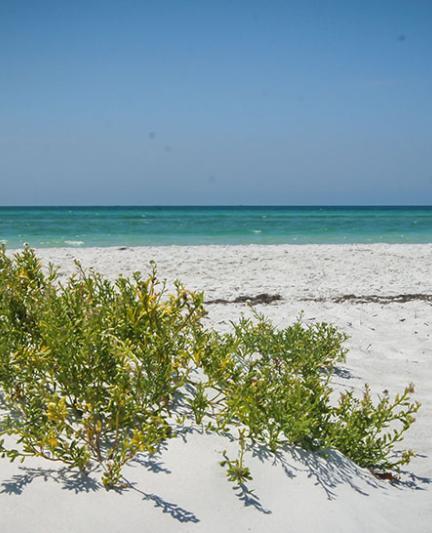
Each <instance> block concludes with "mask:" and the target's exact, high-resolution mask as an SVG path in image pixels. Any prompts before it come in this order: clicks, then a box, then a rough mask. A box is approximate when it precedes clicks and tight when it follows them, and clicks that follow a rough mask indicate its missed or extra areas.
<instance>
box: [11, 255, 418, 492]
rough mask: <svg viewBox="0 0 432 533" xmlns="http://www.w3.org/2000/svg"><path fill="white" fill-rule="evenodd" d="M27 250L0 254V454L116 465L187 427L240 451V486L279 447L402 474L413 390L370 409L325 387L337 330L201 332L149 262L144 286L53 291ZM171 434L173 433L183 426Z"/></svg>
mask: <svg viewBox="0 0 432 533" xmlns="http://www.w3.org/2000/svg"><path fill="white" fill-rule="evenodd" d="M60 279H61V278H60V277H59V276H58V274H57V271H56V269H55V268H53V267H50V268H48V270H47V271H44V270H43V269H42V267H41V263H40V261H39V259H38V258H37V256H36V255H35V253H34V251H33V250H31V249H29V248H25V249H24V250H23V251H22V252H20V253H17V254H15V255H14V256H12V257H9V256H8V255H7V254H6V251H5V249H4V247H3V248H0V455H2V456H3V457H7V458H9V459H10V460H15V459H21V460H23V459H25V458H26V457H28V456H38V457H43V458H45V459H47V460H50V461H61V462H63V463H66V464H68V465H70V466H71V467H77V468H79V469H80V470H82V471H84V472H87V471H89V470H90V469H92V468H93V467H94V468H96V467H101V468H102V470H103V474H102V481H103V483H104V485H105V486H106V487H107V488H111V487H119V486H121V482H122V467H123V466H124V465H125V464H126V463H127V462H128V461H130V460H132V459H133V458H134V457H135V456H136V455H137V454H139V453H141V452H144V453H149V454H151V453H154V452H155V451H157V450H158V449H159V447H160V446H161V445H162V444H163V443H164V442H165V441H167V440H168V439H171V438H173V437H175V436H176V434H177V432H178V431H179V430H188V429H190V428H191V426H193V425H194V426H195V427H200V428H202V429H205V430H206V431H208V432H217V433H219V434H220V435H225V436H228V437H229V438H230V439H231V440H236V441H237V443H238V455H237V457H234V458H231V457H229V456H228V454H227V452H223V460H222V462H221V464H222V465H223V466H224V467H225V468H226V473H227V477H228V479H229V480H230V481H232V482H233V483H235V484H237V485H243V484H244V483H246V482H247V481H249V480H250V479H251V478H252V473H251V472H250V470H249V468H248V466H247V465H246V464H245V457H246V452H247V451H248V450H249V451H250V450H257V449H258V448H260V449H265V450H266V453H269V454H276V455H277V454H279V453H281V452H282V451H283V450H285V449H286V446H297V447H300V448H303V449H306V450H311V451H316V452H322V451H325V450H327V449H329V448H334V449H337V450H339V451H341V452H342V453H343V454H345V455H346V456H347V457H349V458H351V459H352V460H353V461H354V462H356V463H357V464H359V465H360V466H363V467H367V468H371V469H374V470H379V469H381V470H387V469H393V468H398V467H399V466H400V465H401V464H405V463H406V462H408V461H409V460H410V458H411V457H412V455H413V452H411V451H409V450H407V451H404V452H402V453H401V454H400V455H397V454H395V453H394V449H395V446H396V445H397V444H398V443H399V442H400V441H401V440H402V438H403V436H404V434H405V432H406V431H407V430H408V429H409V427H410V426H411V424H412V423H413V422H414V415H415V413H416V411H417V410H418V408H419V404H418V403H416V402H412V401H411V399H410V398H411V394H412V393H413V387H412V386H409V387H407V389H406V390H405V391H404V392H403V393H402V394H400V395H397V396H396V397H395V398H394V399H391V398H390V396H389V394H388V393H383V395H381V396H379V397H378V398H377V400H376V401H374V400H373V396H372V394H371V391H370V389H369V388H368V387H366V389H365V391H364V393H363V396H361V397H357V396H356V395H355V394H354V392H352V391H345V392H343V393H341V394H340V395H339V396H338V395H337V394H336V393H335V391H333V388H332V386H331V382H332V377H333V374H334V371H335V368H336V367H337V365H338V364H339V363H340V362H342V361H344V359H345V356H346V350H345V348H344V342H345V340H346V336H345V335H344V334H343V333H341V332H340V331H338V330H337V329H336V328H335V327H334V326H333V325H330V324H326V323H315V324H310V325H305V324H304V323H303V322H302V321H301V320H300V319H299V320H297V321H295V322H294V323H293V324H291V325H290V326H288V327H286V328H282V329H278V328H276V327H275V326H274V325H273V324H272V323H271V322H269V321H268V320H267V319H265V317H263V316H261V315H258V314H256V315H255V316H254V317H253V319H246V318H242V319H241V320H240V321H238V322H237V323H235V324H233V325H232V330H231V331H229V332H227V333H219V332H217V331H214V330H211V329H206V328H204V327H203V324H202V318H203V317H204V316H205V310H204V307H203V295H202V294H201V293H196V292H190V291H187V290H185V289H184V287H183V286H182V285H181V284H180V283H176V284H175V288H174V292H173V293H168V291H167V290H166V287H165V285H164V283H161V282H159V281H158V279H157V275H156V267H155V266H154V265H153V266H152V272H151V273H150V275H149V276H148V277H145V278H143V277H142V276H141V275H140V274H138V273H136V274H134V275H133V276H132V277H131V278H125V277H122V276H120V277H119V278H117V280H115V281H114V282H111V281H109V280H107V279H105V278H104V277H102V276H101V275H100V274H98V273H96V272H93V271H89V272H85V271H84V270H83V269H82V268H81V266H80V265H79V264H77V271H76V274H75V275H73V276H72V277H70V278H69V279H68V280H67V281H66V282H64V283H61V282H60ZM179 426H180V427H179Z"/></svg>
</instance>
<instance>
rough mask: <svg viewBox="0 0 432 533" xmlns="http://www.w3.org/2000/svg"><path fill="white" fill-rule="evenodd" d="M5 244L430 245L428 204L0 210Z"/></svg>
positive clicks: (431, 223) (0, 235)
mask: <svg viewBox="0 0 432 533" xmlns="http://www.w3.org/2000/svg"><path fill="white" fill-rule="evenodd" d="M0 242H2V243H4V244H6V246H7V247H8V248H19V247H21V246H22V245H23V243H29V244H30V245H31V246H34V247H57V246H61V247H86V246H140V245H169V244H178V245H197V244H309V243H314V244H320V243H327V244H339V243H376V242H385V243H431V242H432V206H431V207H349V206H346V207H222V206H221V207H0Z"/></svg>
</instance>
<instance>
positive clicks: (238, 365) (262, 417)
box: [200, 315, 420, 482]
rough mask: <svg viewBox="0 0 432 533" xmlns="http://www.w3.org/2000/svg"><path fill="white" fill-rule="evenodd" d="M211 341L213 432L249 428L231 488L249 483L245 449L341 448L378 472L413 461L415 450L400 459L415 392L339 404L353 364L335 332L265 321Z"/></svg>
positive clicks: (322, 326) (230, 465) (230, 466)
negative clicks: (337, 383) (336, 378)
mask: <svg viewBox="0 0 432 533" xmlns="http://www.w3.org/2000/svg"><path fill="white" fill-rule="evenodd" d="M211 336H212V338H211V339H210V340H209V342H208V344H207V353H206V354H205V356H204V357H203V358H202V364H203V368H204V370H205V374H206V376H207V378H208V381H207V383H206V387H207V389H208V397H209V398H210V397H212V396H213V397H214V401H213V402H210V405H209V408H208V412H209V415H210V416H209V421H208V427H209V429H210V430H215V431H219V432H221V433H227V432H229V433H230V435H232V436H233V435H234V436H235V435H237V431H238V429H239V428H241V429H240V431H239V432H238V435H239V436H238V442H239V453H238V457H237V458H236V459H229V458H228V456H227V455H226V453H225V454H224V461H223V462H222V464H223V465H224V466H226V467H227V476H228V478H229V479H230V480H234V479H235V476H236V474H237V482H240V478H241V477H242V476H243V473H244V471H245V470H244V469H245V468H246V467H245V465H244V449H245V447H249V448H251V449H253V448H256V447H257V446H258V447H262V446H264V447H265V448H266V449H267V450H268V451H269V452H270V453H273V454H277V453H279V452H282V451H283V450H284V449H285V447H286V446H287V445H293V446H298V447H301V448H303V449H307V450H315V451H322V450H326V449H328V448H335V449H337V450H339V451H341V452H342V453H344V454H345V455H346V456H347V457H349V458H350V459H352V460H353V461H354V462H356V463H357V464H359V465H360V466H363V467H367V468H370V469H373V470H388V469H394V468H397V467H398V466H400V465H401V464H406V463H407V462H408V461H409V460H410V458H411V457H412V455H413V452H412V451H410V450H406V451H404V452H402V453H401V454H400V455H395V454H394V453H393V452H394V447H395V445H396V444H397V443H398V442H399V441H401V440H402V438H403V436H404V434H405V432H406V431H407V430H408V429H409V427H410V426H411V424H412V423H413V422H414V414H415V413H416V412H417V410H418V409H419V407H420V405H419V404H418V403H417V402H412V401H411V400H410V395H411V394H412V393H413V392H414V388H413V386H412V385H410V386H409V387H407V388H406V389H405V391H404V392H403V393H402V394H401V395H397V396H396V397H395V398H394V399H393V400H391V399H390V396H389V394H388V393H387V392H385V393H384V394H383V396H381V397H379V398H378V400H377V401H376V402H375V403H374V401H373V399H372V396H371V393H370V389H369V387H367V386H366V389H365V392H364V395H363V396H362V397H361V398H357V397H356V396H355V394H354V393H353V392H352V391H349V392H343V393H342V394H340V396H339V399H338V400H336V401H335V396H336V394H335V392H334V391H333V388H332V387H331V379H332V377H333V374H334V371H335V368H336V365H337V363H339V362H342V361H344V359H345V356H346V350H345V349H344V347H343V344H344V341H345V340H346V336H345V335H344V334H343V333H341V332H339V331H338V330H337V329H336V328H335V327H334V326H332V325H329V324H326V323H316V324H312V325H304V324H302V322H301V320H298V321H296V322H295V323H294V324H292V325H290V326H288V327H287V328H284V329H277V328H275V327H274V325H273V324H271V323H270V322H269V321H268V320H266V319H265V318H264V317H263V316H259V315H258V316H256V320H255V321H252V320H249V319H242V320H241V321H240V322H239V323H238V324H235V325H234V329H233V332H230V333H226V334H223V335H219V334H216V333H213V334H212V335H211ZM201 387H202V384H201ZM200 394H201V395H203V391H202V390H201V392H200ZM246 473H247V474H248V475H249V472H248V471H246ZM243 477H244V478H245V479H247V476H243ZM243 481H244V480H243Z"/></svg>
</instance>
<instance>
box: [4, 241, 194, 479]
mask: <svg viewBox="0 0 432 533" xmlns="http://www.w3.org/2000/svg"><path fill="white" fill-rule="evenodd" d="M56 281H57V277H56V275H55V272H54V271H53V270H52V269H51V270H50V273H49V274H48V275H47V276H45V275H44V274H43V272H42V269H41V265H40V263H39V261H38V259H37V258H36V256H35V254H34V252H33V251H32V250H30V249H28V248H27V249H25V250H24V251H23V252H22V253H21V254H17V255H16V256H15V258H14V259H9V258H8V257H7V256H6V254H5V251H4V249H3V250H1V252H0V389H1V390H2V391H3V395H4V399H3V403H4V408H5V409H6V412H7V413H8V414H7V416H5V417H4V419H3V420H2V422H1V429H0V431H1V433H3V434H8V435H14V436H15V437H18V446H16V447H13V448H6V447H5V445H4V442H3V443H2V444H1V446H2V448H1V450H2V452H3V455H6V456H8V457H9V458H10V459H12V460H13V459H15V458H16V457H22V458H23V457H26V456H28V455H36V456H41V457H45V458H46V459H50V460H60V461H63V462H64V463H67V464H69V465H71V466H75V467H78V468H80V469H82V470H86V469H88V468H90V466H91V463H96V464H100V465H102V467H103V469H104V475H103V481H104V483H105V485H106V486H107V487H109V486H112V485H116V484H118V483H119V480H120V476H121V467H122V465H124V464H125V463H126V462H127V461H129V460H130V459H132V458H133V457H134V456H135V455H136V454H137V453H138V452H143V451H144V452H153V451H155V450H156V448H157V447H158V446H159V445H160V444H161V443H162V442H163V441H164V440H166V439H167V438H170V437H172V436H173V432H172V427H171V424H170V422H169V418H170V416H171V410H172V407H173V404H174V401H175V395H176V393H177V391H179V390H180V389H181V388H182V387H183V386H184V384H185V381H186V379H187V376H188V373H189V372H190V364H189V361H190V360H191V359H192V356H193V352H194V349H195V344H194V343H195V341H194V339H195V329H196V328H199V327H200V326H199V324H200V319H201V318H202V316H203V314H204V310H203V307H202V296H201V295H200V294H193V293H190V292H187V291H185V290H184V289H183V287H182V286H181V285H180V284H177V285H176V292H175V294H173V295H170V296H168V297H165V296H166V294H165V288H164V287H163V286H161V285H160V284H159V283H158V281H157V279H156V275H155V270H153V273H152V274H151V275H150V276H149V277H148V278H147V279H142V278H141V277H140V276H139V274H135V275H134V276H133V278H132V279H129V280H128V279H125V278H122V277H120V278H119V279H117V281H116V282H115V283H114V284H113V283H111V282H109V281H107V280H105V279H103V278H102V277H101V276H100V275H99V274H96V273H93V272H91V273H90V274H88V275H87V274H85V273H84V272H83V271H82V269H79V272H78V274H77V275H76V276H73V277H72V278H71V279H70V280H69V281H68V282H67V283H66V284H65V285H64V286H58V285H57V284H56ZM1 433H0V436H1Z"/></svg>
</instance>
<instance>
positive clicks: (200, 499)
mask: <svg viewBox="0 0 432 533" xmlns="http://www.w3.org/2000/svg"><path fill="white" fill-rule="evenodd" d="M38 254H39V255H40V257H42V259H43V261H44V262H46V263H48V262H49V261H50V262H52V263H54V264H57V265H59V266H60V268H61V273H62V275H64V276H67V275H68V274H70V273H71V272H72V271H73V270H74V263H73V260H74V258H76V259H78V260H79V261H81V263H82V265H83V266H84V267H85V268H88V267H93V268H95V269H96V270H98V271H100V272H102V273H103V274H105V275H107V276H109V277H110V278H113V277H115V276H117V275H118V274H120V273H121V274H124V275H128V274H131V273H132V272H134V271H137V270H139V271H142V272H146V271H148V269H149V262H150V260H155V261H156V262H157V265H158V270H159V274H160V276H161V277H162V278H167V280H168V281H169V283H172V282H173V281H174V279H176V278H178V279H180V280H181V281H182V282H183V283H184V284H185V286H186V287H187V288H190V289H197V290H203V291H205V294H206V299H207V300H214V299H225V300H229V301H232V300H234V299H235V298H236V297H238V296H252V297H253V296H256V295H258V294H261V293H268V294H270V295H275V294H279V295H280V296H281V298H282V299H281V300H280V301H276V302H274V303H271V304H261V305H257V306H256V310H257V311H259V312H262V313H264V314H265V315H267V316H268V317H269V318H271V319H272V320H273V321H274V322H275V323H276V324H277V325H280V326H283V325H287V324H288V323H290V322H292V321H293V320H294V319H295V318H296V317H297V316H298V315H299V314H300V313H301V312H303V319H304V321H306V322H310V321H321V320H325V321H329V322H332V323H334V324H336V325H337V326H338V327H340V328H341V329H342V330H343V331H344V332H346V333H347V334H348V335H349V337H350V339H349V341H348V342H347V347H348V348H349V353H348V356H347V361H346V363H344V364H343V365H340V366H339V369H338V372H337V375H336V377H335V387H336V388H353V389H354V390H355V391H360V390H361V389H362V387H363V385H364V383H369V384H370V385H371V387H372V390H373V392H374V393H380V392H382V391H383V389H387V390H388V391H389V392H390V393H391V394H394V393H396V392H399V391H401V390H402V389H403V387H404V386H405V385H407V384H408V383H411V382H412V383H414V384H415V389H416V391H415V399H418V400H419V401H420V402H421V403H422V408H421V410H420V412H419V414H418V417H417V422H416V423H415V424H414V426H413V427H412V428H411V430H410V431H409V432H408V434H407V436H406V439H405V441H404V443H403V445H404V447H408V448H413V449H414V450H416V452H417V454H418V455H417V457H416V458H414V459H413V461H412V462H411V463H410V464H409V465H408V466H407V467H404V468H403V470H404V471H403V472H402V474H401V479H400V481H399V482H398V483H393V484H392V483H390V482H389V481H383V480H378V479H376V478H375V477H374V476H373V475H372V474H371V473H370V472H368V471H366V470H363V469H361V468H359V467H357V466H356V465H354V464H353V463H352V462H351V461H349V460H347V459H346V458H344V457H343V456H341V455H340V454H339V453H336V452H334V453H331V454H330V455H329V456H328V457H327V458H323V457H319V456H317V455H314V454H312V453H306V452H304V451H301V450H295V449H293V450H287V452H286V454H285V456H284V457H281V458H280V459H279V460H278V461H276V462H274V461H273V460H272V459H267V458H265V457H258V456H255V457H252V456H251V455H248V456H247V461H246V462H247V464H248V465H249V466H250V467H251V470H252V472H253V475H254V479H253V481H252V482H251V483H250V488H251V489H253V490H254V493H253V496H247V495H245V494H241V493H239V492H238V491H236V490H233V488H232V485H231V484H230V483H229V482H228V481H227V480H226V478H225V473H224V470H223V469H222V468H221V467H220V466H219V464H218V462H219V461H220V458H221V456H220V452H221V451H222V450H224V449H226V448H227V447H229V445H228V443H227V442H226V441H225V440H223V439H222V438H219V437H215V436H203V435H199V434H192V435H190V436H187V442H184V441H183V440H182V439H180V438H178V439H175V440H172V441H171V442H170V443H169V444H168V447H167V449H166V450H165V451H164V452H163V453H162V454H161V455H160V456H157V457H156V458H154V459H153V460H151V461H145V460H142V461H134V462H132V463H131V464H130V465H129V466H128V467H127V468H126V471H125V474H126V477H127V479H128V480H129V482H130V483H131V488H130V489H128V490H125V491H123V492H121V493H116V492H106V491H105V490H104V489H103V488H102V487H101V486H100V485H99V483H98V481H97V478H96V477H95V478H94V479H93V478H90V479H88V480H87V481H85V482H84V481H83V480H82V479H80V478H79V476H76V474H75V473H74V472H69V471H68V470H66V469H64V468H62V467H61V466H59V467H57V466H53V465H52V464H51V463H50V464H47V463H46V462H44V461H42V460H36V459H32V460H28V461H26V462H25V463H23V464H10V463H9V462H8V461H7V460H6V459H0V531H1V532H5V533H30V532H31V533H48V532H53V533H54V532H55V533H66V532H68V533H84V532H85V533H87V532H96V533H97V532H102V531H104V532H107V533H114V532H118V533H123V532H126V531H127V532H134V533H135V532H163V533H169V532H197V533H198V532H205V533H222V532H228V531H236V532H237V533H243V532H257V533H261V532H265V533H280V532H291V531H292V532H298V533H309V532H310V533H312V532H332V533H336V532H344V533H360V532H365V531H368V532H377V533H378V532H380V533H387V532H396V531H397V532H400V531H404V532H416V533H427V532H430V531H431V530H432V307H431V305H432V301H430V299H429V300H428V299H427V298H425V296H424V295H429V296H430V295H432V276H431V272H432V245H386V244H371V245H302V246H300V245H299V246H292V245H287V246H285V245H284V246H270V245H269V246H257V245H249V246H196V247H180V246H166V247H140V248H82V249H80V248H76V249H71V248H67V249H66V248H63V249H41V250H39V251H38ZM348 295H351V297H350V298H348V299H346V301H343V302H340V301H339V302H337V301H334V299H335V298H338V297H342V296H348ZM400 295H405V298H398V296H400ZM352 296H354V297H362V296H363V297H374V298H372V300H373V301H372V302H367V301H366V302H359V301H356V299H355V298H352ZM366 300H367V298H366ZM405 300H406V301H405ZM208 311H209V316H208V319H207V320H208V321H209V323H211V324H212V325H213V326H215V327H218V328H220V329H226V328H228V327H229V322H230V320H234V319H236V318H238V317H239V316H240V314H241V313H245V314H249V313H250V310H249V308H248V306H247V305H244V304H238V303H214V304H209V305H208Z"/></svg>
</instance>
